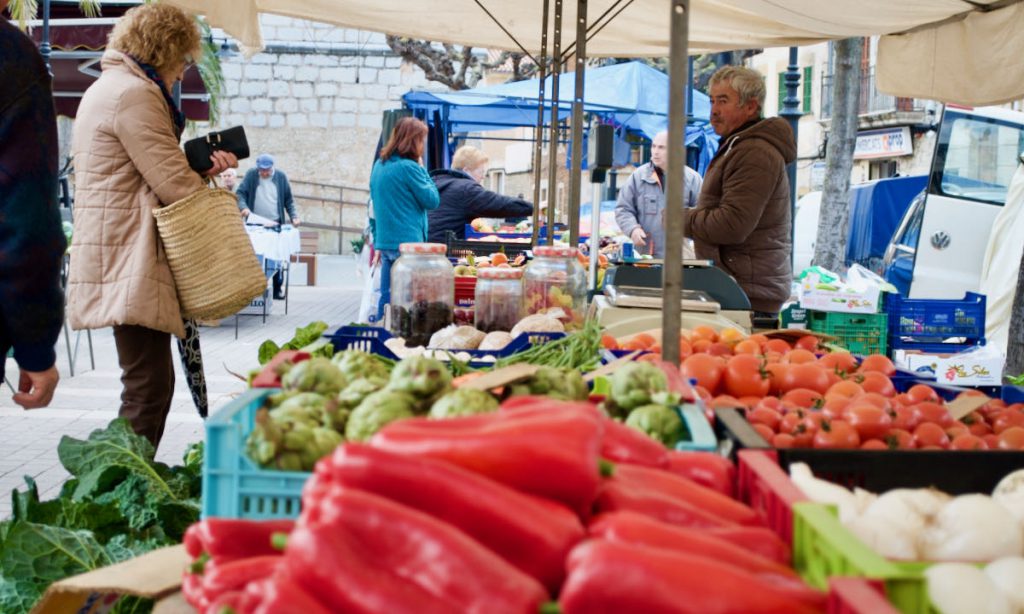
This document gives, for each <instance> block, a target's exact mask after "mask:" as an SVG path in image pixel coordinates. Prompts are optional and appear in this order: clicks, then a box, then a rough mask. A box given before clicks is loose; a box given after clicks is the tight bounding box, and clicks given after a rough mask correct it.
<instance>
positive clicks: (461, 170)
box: [427, 145, 533, 243]
mask: <svg viewBox="0 0 1024 614" xmlns="http://www.w3.org/2000/svg"><path fill="white" fill-rule="evenodd" d="M488 162H489V160H488V158H487V154H485V153H484V152H482V151H480V150H479V149H477V148H475V147H470V146H469V145H466V146H463V147H460V148H458V149H457V150H456V151H455V155H454V156H453V157H452V168H451V170H440V171H434V172H432V173H430V177H431V178H432V179H433V180H434V183H435V184H437V191H438V193H439V194H440V195H441V206H440V207H438V208H437V209H434V210H433V211H431V212H429V213H428V214H427V240H428V241H430V242H431V243H445V242H446V241H447V240H446V235H447V232H448V231H449V230H450V231H452V232H454V233H455V236H456V237H458V238H459V239H465V238H466V224H468V223H470V222H472V221H473V220H474V219H476V218H478V217H491V218H510V217H525V216H528V215H532V214H533V205H531V204H530V203H529V202H527V201H525V200H523V199H521V198H514V197H512V196H503V195H501V194H498V193H496V192H491V191H490V190H485V189H484V187H483V186H482V185H480V182H481V181H483V178H484V176H485V175H486V174H487V164H488Z"/></svg>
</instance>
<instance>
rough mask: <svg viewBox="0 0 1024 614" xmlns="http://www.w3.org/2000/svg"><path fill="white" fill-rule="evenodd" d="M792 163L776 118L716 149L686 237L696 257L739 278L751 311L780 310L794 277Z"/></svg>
mask: <svg viewBox="0 0 1024 614" xmlns="http://www.w3.org/2000/svg"><path fill="white" fill-rule="evenodd" d="M795 159H796V139H794V138H793V130H792V128H790V127H789V124H788V123H787V122H786V121H785V120H782V119H779V118H777V117H773V118H771V119H762V120H760V121H758V122H757V123H755V124H753V125H750V126H748V127H746V128H743V129H741V130H740V131H739V132H736V133H734V134H732V135H730V136H728V137H727V138H725V139H723V141H722V143H721V145H719V151H718V154H716V155H715V158H714V159H713V160H712V161H711V164H710V165H709V166H708V170H707V171H706V172H705V173H704V185H703V187H702V189H701V192H700V198H699V199H698V201H697V208H696V209H687V210H686V215H687V218H688V219H687V220H686V223H687V226H686V227H687V233H688V236H690V237H692V238H693V245H694V248H695V250H696V252H697V257H698V258H701V259H708V260H714V261H715V265H716V266H718V267H719V268H721V269H723V270H724V271H725V272H727V273H729V274H730V275H732V276H733V277H735V278H736V281H737V282H738V283H739V285H740V287H741V288H743V291H744V292H746V293H747V297H748V298H749V299H750V306H751V307H752V308H753V309H754V311H763V312H769V313H777V312H778V311H779V309H780V308H781V307H782V303H783V302H785V301H786V299H787V298H789V294H790V284H791V280H792V278H793V275H792V264H791V262H790V252H791V251H792V249H793V243H792V240H791V238H790V232H791V228H792V216H791V215H790V204H789V203H790V201H789V180H788V179H787V177H786V165H787V164H788V163H790V162H792V161H793V160H795Z"/></svg>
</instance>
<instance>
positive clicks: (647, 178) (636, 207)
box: [615, 130, 703, 258]
mask: <svg viewBox="0 0 1024 614" xmlns="http://www.w3.org/2000/svg"><path fill="white" fill-rule="evenodd" d="M666 168H668V133H667V132H665V131H664V130H663V131H661V132H659V133H658V134H656V135H655V136H654V140H653V141H651V161H650V162H648V163H646V164H643V165H641V166H640V167H639V168H637V169H636V170H635V171H633V174H632V175H630V177H629V180H628V181H627V182H626V185H625V186H623V187H622V189H621V190H619V201H618V204H616V205H615V223H616V224H618V225H619V229H620V230H622V232H623V233H625V234H626V236H628V237H629V238H630V240H631V241H633V245H634V246H635V247H636V251H637V253H645V254H651V255H652V256H654V257H655V258H664V257H665V169H666ZM684 168H685V169H686V171H685V177H686V188H685V190H686V191H685V201H684V202H685V203H686V206H687V207H696V206H697V196H698V195H699V194H700V189H701V184H702V181H703V180H702V179H701V177H700V175H699V174H697V171H695V170H693V169H692V168H690V167H688V166H687V167H684Z"/></svg>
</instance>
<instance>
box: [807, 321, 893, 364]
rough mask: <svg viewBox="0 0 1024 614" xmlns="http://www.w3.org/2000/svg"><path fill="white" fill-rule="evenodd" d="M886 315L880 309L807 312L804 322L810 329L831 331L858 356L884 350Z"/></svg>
mask: <svg viewBox="0 0 1024 614" xmlns="http://www.w3.org/2000/svg"><path fill="white" fill-rule="evenodd" d="M888 318H889V316H888V315H887V314H884V313H840V312H835V311H810V312H808V324H809V325H810V329H811V330H812V331H814V332H818V333H825V334H826V335H832V336H833V337H835V338H836V340H837V344H838V345H841V346H842V347H844V348H846V349H848V350H850V352H851V353H853V354H860V355H862V356H867V355H868V354H885V353H886V350H887V349H888V338H889V323H888Z"/></svg>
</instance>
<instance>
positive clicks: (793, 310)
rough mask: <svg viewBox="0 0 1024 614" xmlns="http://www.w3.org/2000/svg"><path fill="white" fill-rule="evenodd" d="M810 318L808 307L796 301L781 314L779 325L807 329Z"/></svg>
mask: <svg viewBox="0 0 1024 614" xmlns="http://www.w3.org/2000/svg"><path fill="white" fill-rule="evenodd" d="M809 318H810V316H808V314H807V310H806V309H804V308H803V307H800V306H799V305H797V304H795V303H794V304H790V305H787V306H786V307H785V308H784V309H783V310H782V312H781V313H780V314H779V327H780V328H791V329H796V330H807V326H808V320H809Z"/></svg>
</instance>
